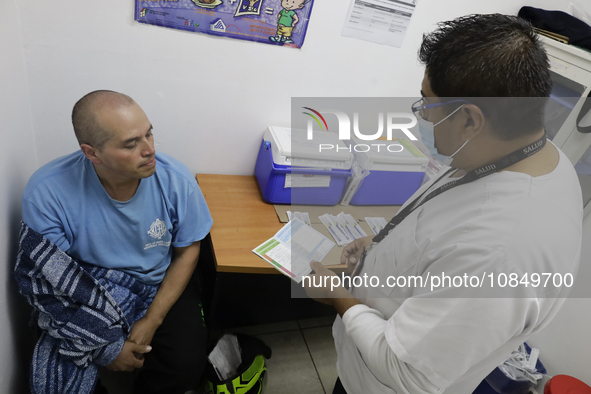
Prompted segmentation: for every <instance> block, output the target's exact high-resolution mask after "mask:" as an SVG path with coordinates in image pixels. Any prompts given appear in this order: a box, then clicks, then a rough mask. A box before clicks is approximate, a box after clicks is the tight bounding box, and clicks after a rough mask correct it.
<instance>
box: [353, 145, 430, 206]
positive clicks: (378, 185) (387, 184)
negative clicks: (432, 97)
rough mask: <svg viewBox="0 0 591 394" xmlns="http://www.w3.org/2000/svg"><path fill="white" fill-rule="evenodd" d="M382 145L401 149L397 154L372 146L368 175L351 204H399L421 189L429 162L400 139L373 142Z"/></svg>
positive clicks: (413, 147) (415, 149) (394, 150)
mask: <svg viewBox="0 0 591 394" xmlns="http://www.w3.org/2000/svg"><path fill="white" fill-rule="evenodd" d="M375 142H379V143H385V144H384V145H386V146H388V145H392V144H400V146H402V147H404V149H403V150H401V151H400V152H396V148H395V146H396V145H394V148H390V149H391V150H393V152H392V151H388V150H387V148H386V147H381V149H380V152H378V151H377V150H376V149H375V147H372V148H373V149H372V150H369V151H368V152H367V154H368V155H369V160H370V162H371V163H372V165H371V169H370V174H369V175H368V176H367V177H365V179H363V183H362V184H361V185H360V186H359V189H358V190H357V192H356V193H355V195H354V196H353V198H351V202H350V204H351V205H401V204H403V203H404V202H406V200H408V198H409V197H410V196H412V195H413V194H414V192H416V191H417V190H418V188H419V187H420V186H421V182H422V180H423V177H424V175H425V170H426V169H427V164H428V163H429V159H428V158H427V157H426V156H425V155H423V154H422V153H421V152H420V151H419V150H418V149H417V148H416V147H415V146H414V145H412V143H411V142H410V141H409V140H407V139H404V138H397V139H395V140H392V141H375Z"/></svg>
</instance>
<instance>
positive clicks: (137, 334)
mask: <svg viewBox="0 0 591 394" xmlns="http://www.w3.org/2000/svg"><path fill="white" fill-rule="evenodd" d="M159 326H160V325H159V324H157V323H156V322H154V321H152V320H150V319H149V318H148V317H147V316H144V317H142V318H141V319H139V320H138V321H136V322H135V323H134V324H133V327H131V332H130V333H129V337H128V338H127V340H128V341H130V342H133V343H135V344H137V345H150V343H152V338H154V334H155V333H156V329H158V327H159ZM136 356H137V357H139V358H143V357H144V356H143V355H142V354H138V355H136Z"/></svg>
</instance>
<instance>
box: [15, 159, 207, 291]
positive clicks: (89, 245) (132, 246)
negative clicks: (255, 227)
mask: <svg viewBox="0 0 591 394" xmlns="http://www.w3.org/2000/svg"><path fill="white" fill-rule="evenodd" d="M23 221H24V222H25V223H26V224H27V225H28V226H29V227H31V228H32V229H33V230H35V231H37V232H38V233H40V234H42V235H43V236H45V238H47V239H48V240H50V241H51V242H53V243H54V244H56V245H57V247H59V248H60V249H61V250H62V251H64V252H66V253H68V254H69V255H70V256H71V257H73V258H75V259H77V260H81V261H84V262H86V263H89V264H93V265H96V266H100V267H105V268H112V269H117V270H120V271H124V272H126V273H128V274H130V275H131V276H133V277H135V278H137V279H138V280H140V281H142V282H144V283H146V284H151V285H154V284H158V283H160V282H162V279H163V278H164V275H165V273H166V270H167V268H168V266H169V264H170V261H171V258H172V247H184V246H189V245H191V244H192V243H194V242H196V241H200V240H201V239H203V238H204V237H205V236H206V235H207V233H209V230H210V229H211V225H212V224H213V220H212V218H211V215H210V213H209V209H208V208H207V204H206V203H205V199H204V198H203V194H202V193H201V189H199V186H198V185H197V182H196V181H195V178H194V177H193V176H192V175H191V173H190V172H189V170H188V169H187V167H186V166H185V165H183V164H182V163H181V162H179V161H178V160H176V159H174V158H172V157H170V156H168V155H165V154H162V153H156V172H155V173H154V175H152V176H150V177H148V178H144V179H142V180H141V181H140V184H139V187H138V189H137V191H136V193H135V195H134V196H133V197H132V198H131V199H130V200H128V201H124V202H121V201H116V200H113V199H112V198H111V197H110V196H109V195H108V194H107V192H106V190H105V189H104V187H103V185H102V184H101V183H100V180H99V178H98V176H97V174H96V171H95V170H94V166H93V165H92V162H90V160H88V159H87V158H86V157H85V156H84V154H83V153H82V151H77V152H74V153H72V154H70V155H67V156H63V157H60V158H58V159H56V160H53V161H52V162H50V163H48V164H46V165H44V166H43V167H41V168H40V169H38V170H37V171H36V172H35V173H34V174H33V176H32V177H31V179H29V182H28V183H27V187H26V188H25V192H24V195H23Z"/></svg>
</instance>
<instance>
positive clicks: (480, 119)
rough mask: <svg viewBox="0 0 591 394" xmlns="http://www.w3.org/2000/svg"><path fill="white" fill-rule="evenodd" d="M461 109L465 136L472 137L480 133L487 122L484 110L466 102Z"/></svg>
mask: <svg viewBox="0 0 591 394" xmlns="http://www.w3.org/2000/svg"><path fill="white" fill-rule="evenodd" d="M460 111H461V114H462V117H463V119H464V130H463V133H464V138H466V139H470V138H472V137H474V136H475V135H476V134H479V133H480V132H481V131H482V129H483V128H484V125H485V123H486V119H485V118H484V114H483V113H482V110H481V109H480V108H479V107H478V106H476V105H474V104H466V105H464V106H463V107H462V109H461V110H460Z"/></svg>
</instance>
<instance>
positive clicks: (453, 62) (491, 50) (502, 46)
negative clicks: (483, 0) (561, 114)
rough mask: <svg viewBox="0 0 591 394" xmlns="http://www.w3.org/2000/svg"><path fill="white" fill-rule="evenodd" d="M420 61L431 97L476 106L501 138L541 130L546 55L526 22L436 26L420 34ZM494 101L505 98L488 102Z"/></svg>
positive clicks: (479, 18) (488, 18)
mask: <svg viewBox="0 0 591 394" xmlns="http://www.w3.org/2000/svg"><path fill="white" fill-rule="evenodd" d="M419 59H420V61H421V62H422V63H423V64H425V66H426V73H427V77H428V79H429V82H430V84H431V90H432V91H433V93H435V94H436V95H437V96H438V97H441V98H442V99H443V98H463V99H466V100H467V101H468V102H471V103H473V104H475V105H478V106H479V107H480V108H481V109H482V110H483V112H485V113H486V114H487V118H488V120H489V121H490V122H491V125H492V126H493V128H494V129H495V131H496V132H497V133H498V135H499V136H500V137H501V138H503V139H506V140H510V139H514V138H517V137H520V136H523V135H527V134H530V133H533V132H535V131H539V130H540V129H541V128H543V127H544V108H545V105H546V101H547V98H548V97H549V96H550V92H551V90H552V79H551V75H550V65H549V61H548V56H547V55H546V51H545V49H544V47H543V45H542V43H541V42H540V41H539V39H538V37H537V35H536V33H535V30H534V28H533V26H532V25H531V24H530V23H529V22H527V21H525V20H523V19H521V18H518V17H516V16H510V15H501V14H489V15H468V16H464V17H461V18H458V19H455V20H453V21H448V22H441V23H439V24H438V29H437V30H435V31H434V32H432V33H429V34H425V35H423V43H422V44H421V48H420V50H419ZM493 97H503V98H510V99H502V100H501V99H494V100H493V99H488V98H493ZM475 98H483V99H475ZM484 98H487V99H484ZM525 98H527V99H525ZM448 107H450V108H446V110H450V111H451V110H453V109H454V108H451V107H453V106H448Z"/></svg>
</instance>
